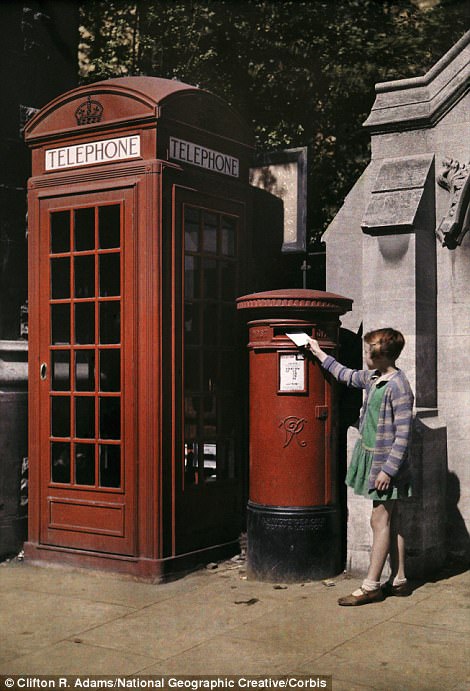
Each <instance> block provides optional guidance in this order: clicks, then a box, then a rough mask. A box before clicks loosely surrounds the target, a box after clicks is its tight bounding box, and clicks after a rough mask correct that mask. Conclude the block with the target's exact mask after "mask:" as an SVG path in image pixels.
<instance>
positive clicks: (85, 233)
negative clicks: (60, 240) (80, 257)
mask: <svg viewBox="0 0 470 691" xmlns="http://www.w3.org/2000/svg"><path fill="white" fill-rule="evenodd" d="M93 249H95V210H94V209H93V208H92V209H77V210H76V211H75V250H76V251H77V252H80V251H83V250H93Z"/></svg>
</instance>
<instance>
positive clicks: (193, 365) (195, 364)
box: [184, 349, 200, 391]
mask: <svg viewBox="0 0 470 691" xmlns="http://www.w3.org/2000/svg"><path fill="white" fill-rule="evenodd" d="M199 362H200V359H199V350H190V349H186V350H185V353H184V388H185V389H186V390H187V391H198V390H199V387H200V379H199V374H200V365H199Z"/></svg>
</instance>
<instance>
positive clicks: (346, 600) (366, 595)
mask: <svg viewBox="0 0 470 691" xmlns="http://www.w3.org/2000/svg"><path fill="white" fill-rule="evenodd" d="M360 590H362V595H353V594H352V593H351V595H346V597H340V598H339V600H338V605H341V607H357V606H358V605H368V604H369V603H370V602H382V601H383V600H385V595H384V594H383V591H382V588H377V589H376V590H364V588H362V587H361V588H360Z"/></svg>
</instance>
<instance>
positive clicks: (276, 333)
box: [273, 326, 312, 338]
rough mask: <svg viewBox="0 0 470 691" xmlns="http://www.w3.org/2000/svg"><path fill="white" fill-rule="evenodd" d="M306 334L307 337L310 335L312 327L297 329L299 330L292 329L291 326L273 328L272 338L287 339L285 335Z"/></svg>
mask: <svg viewBox="0 0 470 691" xmlns="http://www.w3.org/2000/svg"><path fill="white" fill-rule="evenodd" d="M287 332H289V333H299V334H301V333H306V334H307V335H308V336H311V335H312V327H311V326H306V327H305V329H303V328H302V329H299V328H292V327H291V326H275V327H274V328H273V337H274V338H288V337H287V336H286V333H287Z"/></svg>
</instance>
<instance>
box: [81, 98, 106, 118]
mask: <svg viewBox="0 0 470 691" xmlns="http://www.w3.org/2000/svg"><path fill="white" fill-rule="evenodd" d="M75 117H76V118H77V125H91V124H92V123H94V122H100V120H101V118H102V117H103V106H102V105H101V103H100V102H99V101H92V100H91V96H88V98H87V100H86V101H84V102H83V103H80V105H79V106H78V108H77V110H76V111H75Z"/></svg>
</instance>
